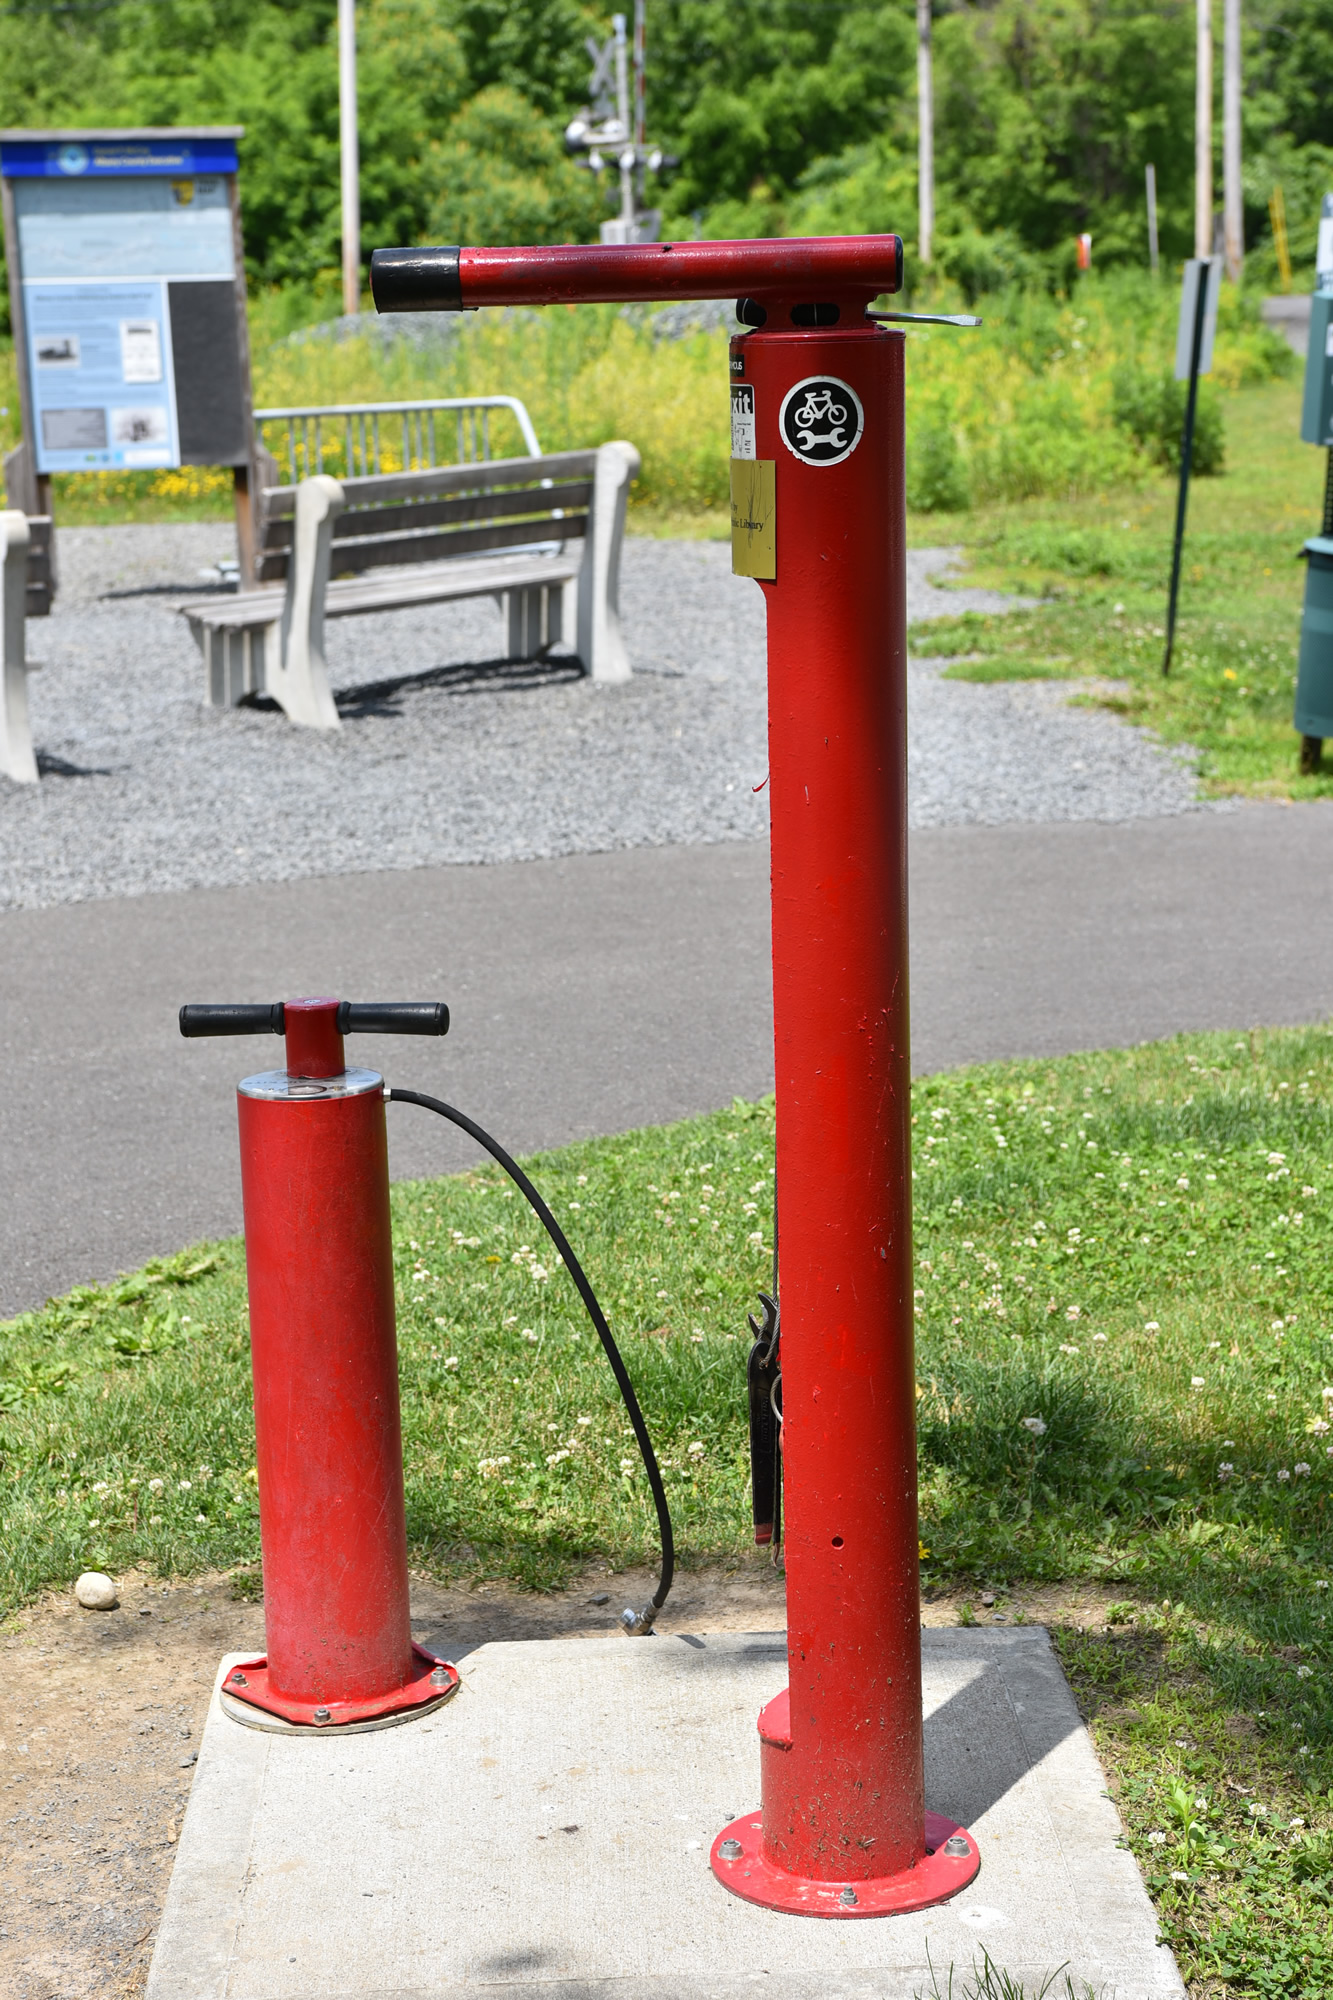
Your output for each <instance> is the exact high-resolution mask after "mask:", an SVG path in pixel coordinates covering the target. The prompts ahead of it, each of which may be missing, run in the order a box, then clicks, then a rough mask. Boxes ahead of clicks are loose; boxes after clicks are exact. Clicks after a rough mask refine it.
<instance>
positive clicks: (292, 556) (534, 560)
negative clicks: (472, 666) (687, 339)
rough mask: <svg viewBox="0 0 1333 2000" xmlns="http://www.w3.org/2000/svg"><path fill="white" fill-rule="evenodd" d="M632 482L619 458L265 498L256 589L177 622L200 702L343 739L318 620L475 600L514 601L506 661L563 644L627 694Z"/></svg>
mask: <svg viewBox="0 0 1333 2000" xmlns="http://www.w3.org/2000/svg"><path fill="white" fill-rule="evenodd" d="M269 462H270V464H271V463H272V461H271V460H270V461H269ZM638 469H639V454H638V452H637V451H635V449H634V447H633V445H630V444H623V443H615V444H604V445H599V446H597V447H596V448H595V449H594V450H590V451H566V452H556V453H553V454H548V455H545V456H542V457H532V458H497V459H491V460H489V461H484V462H481V463H477V462H473V463H471V464H466V465H452V466H443V467H440V466H437V467H434V468H432V469H430V470H428V471H425V472H398V473H386V474H378V475H374V476H371V477H369V478H360V479H343V480H337V479H333V478H331V477H330V476H329V475H328V474H326V473H315V474H313V475H312V476H311V477H310V478H308V479H303V480H301V481H300V483H299V484H298V485H296V486H272V487H266V488H265V489H264V490H263V494H262V516H261V520H262V536H261V539H260V552H259V555H258V558H257V562H256V569H257V573H258V579H259V587H258V588H256V589H254V590H247V591H242V592H241V593H239V594H238V595H237V596H235V597H230V598H228V597H221V598H218V597H214V598H207V599H191V600H188V601H186V602H185V603H183V604H181V605H180V606H179V607H178V608H179V609H180V611H181V612H182V613H183V615H184V616H185V617H186V618H188V620H189V622H190V630H191V631H192V632H193V634H194V636H195V639H196V640H197V641H198V644H199V648H200V651H201V652H202V653H203V656H204V665H205V699H206V701H207V702H208V703H209V704H210V705H211V706H212V707H215V708H226V707H230V706H233V705H234V704H235V703H236V702H238V701H240V700H241V699H242V698H243V697H244V696H245V695H247V694H267V695H270V696H272V697H273V698H274V699H275V700H276V701H277V702H279V703H280V704H281V706H282V707H283V708H284V709H285V710H286V712H287V714H288V716H289V717H290V718H291V720H292V721H293V722H299V723H303V724H305V725H306V726H307V727H310V728H313V729H337V728H339V727H340V726H341V725H340V723H339V718H338V711H337V707H336V705H335V703H334V700H333V695H332V692H331V690H330V687H329V679H328V669H327V666H326V663H325V659H324V620H325V619H326V618H350V617H356V616H358V615H360V614H362V613H365V612H372V611H394V610H399V609H402V608H403V607H404V606H407V605H415V604H444V603H451V602H454V601H456V600H458V599H461V598H466V597H495V598H496V599H497V600H498V599H500V598H503V599H504V600H505V601H506V604H507V607H508V657H509V658H510V659H513V660H531V659H536V658H539V657H541V656H542V655H543V654H544V653H545V652H546V651H547V650H548V649H549V648H550V647H551V646H553V645H555V644H556V643H557V641H559V640H562V639H565V638H569V639H571V640H572V641H573V643H574V646H575V649H576V651H577V653H578V656H579V659H580V660H581V661H582V663H583V668H584V671H585V672H586V673H587V674H589V675H590V676H591V677H592V679H593V680H598V681H621V680H627V679H628V678H629V671H630V667H629V658H628V656H627V654H626V651H625V643H624V639H623V637H622V635H621V629H620V610H619V580H620V551H621V544H622V542H623V539H624V532H625V505H626V501H627V498H628V494H629V486H630V482H631V480H632V479H633V478H634V477H635V475H636V474H637V472H638ZM570 597H572V598H573V600H574V603H573V606H572V607H571V606H569V605H568V599H569V598H570ZM570 610H572V612H573V616H572V617H571V616H570V615H568V614H569V611H570Z"/></svg>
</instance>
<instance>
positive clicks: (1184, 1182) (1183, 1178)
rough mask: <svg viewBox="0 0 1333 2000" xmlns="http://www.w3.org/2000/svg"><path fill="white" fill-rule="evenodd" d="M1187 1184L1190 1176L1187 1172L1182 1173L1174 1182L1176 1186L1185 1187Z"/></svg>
mask: <svg viewBox="0 0 1333 2000" xmlns="http://www.w3.org/2000/svg"><path fill="white" fill-rule="evenodd" d="M1189 1184H1190V1177H1189V1175H1188V1174H1182V1175H1181V1176H1180V1179H1179V1180H1178V1181H1177V1182H1176V1186H1177V1187H1178V1188H1187V1187H1188V1186H1189Z"/></svg>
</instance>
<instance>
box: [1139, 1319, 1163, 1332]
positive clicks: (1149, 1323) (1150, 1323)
mask: <svg viewBox="0 0 1333 2000" xmlns="http://www.w3.org/2000/svg"><path fill="white" fill-rule="evenodd" d="M1161 1330H1162V1329H1161V1327H1160V1326H1159V1325H1158V1323H1157V1321H1156V1320H1155V1319H1145V1320H1144V1322H1143V1331H1144V1332H1145V1333H1160V1332H1161Z"/></svg>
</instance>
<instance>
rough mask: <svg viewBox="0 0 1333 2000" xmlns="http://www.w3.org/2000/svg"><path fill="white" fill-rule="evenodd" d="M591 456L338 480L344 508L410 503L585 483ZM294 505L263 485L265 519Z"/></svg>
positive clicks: (559, 455) (281, 489)
mask: <svg viewBox="0 0 1333 2000" xmlns="http://www.w3.org/2000/svg"><path fill="white" fill-rule="evenodd" d="M596 460H597V454H596V452H595V451H555V452H551V453H550V454H549V456H546V457H543V458H489V459H483V460H481V461H480V462H478V461H474V462H473V463H472V464H470V465H437V466H433V467H432V468H431V469H430V471H428V472H386V473H380V474H377V475H375V476H373V477H371V478H367V479H340V480H339V481H338V484H339V485H340V486H341V487H342V490H343V495H344V498H345V499H346V501H347V504H348V506H349V507H354V506H356V505H357V503H358V502H359V501H363V500H365V501H378V500H384V501H388V500H410V499H412V498H414V497H421V498H425V497H426V496H427V495H428V494H433V493H466V492H474V493H489V492H491V491H493V490H494V488H496V487H497V486H517V485H521V484H523V482H524V481H527V482H528V483H532V482H534V481H536V480H539V479H591V478H592V476H593V470H594V467H595V465H596ZM295 505H296V488H295V487H294V486H266V487H265V488H264V506H265V512H266V515H267V517H268V518H269V519H270V520H271V519H272V518H273V517H274V516H275V515H283V514H290V513H291V512H292V510H293V508H294V507H295Z"/></svg>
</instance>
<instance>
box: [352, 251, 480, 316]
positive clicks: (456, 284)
mask: <svg viewBox="0 0 1333 2000" xmlns="http://www.w3.org/2000/svg"><path fill="white" fill-rule="evenodd" d="M370 295H371V297H372V298H373V299H374V301H375V310H376V312H382V313H393V312H463V311H464V310H465V308H464V305H463V287H462V283H461V281H460V278H459V274H458V251H457V249H456V248H453V247H448V248H444V249H427V250H417V249H406V250H375V251H372V253H371V258H370Z"/></svg>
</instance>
